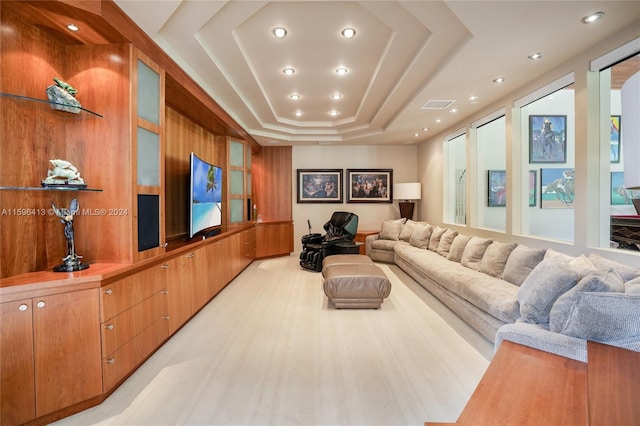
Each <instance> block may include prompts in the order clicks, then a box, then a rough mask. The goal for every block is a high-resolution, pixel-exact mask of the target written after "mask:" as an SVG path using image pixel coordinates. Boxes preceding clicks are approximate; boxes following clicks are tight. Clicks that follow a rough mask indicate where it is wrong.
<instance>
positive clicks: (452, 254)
mask: <svg viewBox="0 0 640 426" xmlns="http://www.w3.org/2000/svg"><path fill="white" fill-rule="evenodd" d="M469 240H471V235H462V234H458V235H456V237H455V238H454V239H453V242H452V243H451V247H450V248H449V254H447V259H449V260H450V261H452V262H460V259H462V253H463V252H464V248H465V247H466V246H467V243H468V242H469Z"/></svg>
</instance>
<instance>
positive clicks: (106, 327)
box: [104, 324, 113, 330]
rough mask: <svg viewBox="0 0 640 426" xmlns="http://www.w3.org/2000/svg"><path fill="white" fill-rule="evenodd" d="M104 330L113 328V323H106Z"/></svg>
mask: <svg viewBox="0 0 640 426" xmlns="http://www.w3.org/2000/svg"><path fill="white" fill-rule="evenodd" d="M104 328H105V330H113V324H107V325H105V326H104Z"/></svg>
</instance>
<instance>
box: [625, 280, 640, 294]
mask: <svg viewBox="0 0 640 426" xmlns="http://www.w3.org/2000/svg"><path fill="white" fill-rule="evenodd" d="M624 292H625V293H627V294H637V295H640V277H638V278H634V279H632V280H631V281H627V282H626V283H624Z"/></svg>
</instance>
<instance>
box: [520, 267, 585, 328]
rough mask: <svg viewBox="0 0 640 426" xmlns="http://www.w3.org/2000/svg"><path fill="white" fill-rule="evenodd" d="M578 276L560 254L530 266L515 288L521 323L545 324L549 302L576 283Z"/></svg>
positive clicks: (549, 308) (551, 303) (549, 307)
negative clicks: (530, 269)
mask: <svg viewBox="0 0 640 426" xmlns="http://www.w3.org/2000/svg"><path fill="white" fill-rule="evenodd" d="M579 278H580V277H579V275H578V273H577V272H576V271H574V270H573V269H572V268H571V267H570V266H569V264H568V262H567V261H566V260H564V259H562V258H560V257H556V258H548V259H544V260H543V261H542V262H540V263H538V265H537V266H536V267H535V268H533V270H532V271H531V273H530V274H529V276H528V277H527V278H526V279H525V280H524V281H523V283H522V285H521V286H520V290H518V302H520V316H521V318H522V321H523V322H528V323H534V324H547V323H549V312H550V311H551V307H552V306H553V303H554V302H555V301H556V300H557V299H558V297H560V295H562V294H564V293H565V292H566V291H567V290H569V289H570V288H571V287H573V286H574V285H576V283H577V282H578V279H579Z"/></svg>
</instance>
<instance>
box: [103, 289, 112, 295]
mask: <svg viewBox="0 0 640 426" xmlns="http://www.w3.org/2000/svg"><path fill="white" fill-rule="evenodd" d="M111 293H113V290H111V289H110V288H108V289H106V290H105V291H104V294H111Z"/></svg>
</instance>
